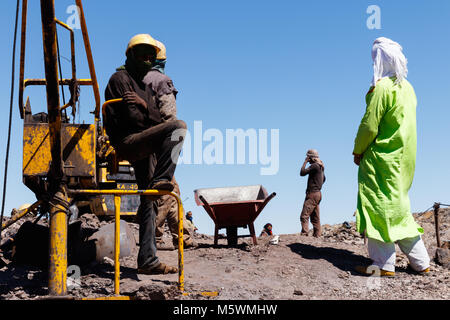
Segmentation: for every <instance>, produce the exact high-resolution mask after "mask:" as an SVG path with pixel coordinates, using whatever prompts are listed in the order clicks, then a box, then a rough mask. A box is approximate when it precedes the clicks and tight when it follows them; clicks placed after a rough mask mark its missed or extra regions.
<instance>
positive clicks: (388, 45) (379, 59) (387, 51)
mask: <svg viewBox="0 0 450 320" xmlns="http://www.w3.org/2000/svg"><path fill="white" fill-rule="evenodd" d="M402 50H403V48H402V46H401V45H400V44H398V43H397V42H395V41H392V40H391V39H388V38H384V37H381V38H377V39H376V40H375V41H374V43H373V47H372V59H373V79H372V86H375V85H376V84H377V81H378V80H380V79H382V78H384V77H393V76H395V77H397V80H396V81H395V83H396V84H400V83H401V82H402V81H403V79H406V77H407V76H408V67H407V64H408V60H407V59H406V57H405V55H404V54H403V52H402Z"/></svg>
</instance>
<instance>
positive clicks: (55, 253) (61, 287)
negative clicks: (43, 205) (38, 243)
mask: <svg viewBox="0 0 450 320" xmlns="http://www.w3.org/2000/svg"><path fill="white" fill-rule="evenodd" d="M66 211H67V209H66V208H64V207H63V206H61V205H59V204H58V205H55V206H53V207H52V208H51V209H50V235H51V237H50V264H49V279H48V289H49V293H50V295H56V296H65V295H66V294H67V212H66Z"/></svg>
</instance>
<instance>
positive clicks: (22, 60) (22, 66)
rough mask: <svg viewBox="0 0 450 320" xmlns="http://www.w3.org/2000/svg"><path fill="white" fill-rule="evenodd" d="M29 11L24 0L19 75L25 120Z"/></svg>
mask: <svg viewBox="0 0 450 320" xmlns="http://www.w3.org/2000/svg"><path fill="white" fill-rule="evenodd" d="M27 9H28V0H23V2H22V31H21V38H20V75H19V111H20V117H21V118H22V119H23V118H24V116H25V111H24V107H23V90H24V88H25V84H24V81H23V79H24V74H25V44H26V36H27Z"/></svg>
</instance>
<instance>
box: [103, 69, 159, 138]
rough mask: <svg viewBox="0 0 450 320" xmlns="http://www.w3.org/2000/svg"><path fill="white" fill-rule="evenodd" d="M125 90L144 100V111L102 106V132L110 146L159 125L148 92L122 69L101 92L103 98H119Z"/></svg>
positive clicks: (147, 89) (124, 107)
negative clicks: (145, 106) (106, 136)
mask: <svg viewBox="0 0 450 320" xmlns="http://www.w3.org/2000/svg"><path fill="white" fill-rule="evenodd" d="M127 91H132V92H136V93H137V94H138V95H139V96H140V97H141V98H142V99H144V100H145V102H146V103H147V107H148V108H147V109H145V108H144V107H142V106H137V105H127V104H126V103H125V102H117V103H113V104H110V105H109V106H107V107H106V110H105V112H106V119H104V123H105V129H106V133H107V134H108V136H109V139H110V141H111V143H112V145H114V146H117V145H118V144H119V143H120V142H121V141H122V140H123V139H124V138H125V137H126V136H128V135H130V134H133V133H139V132H142V131H144V130H145V129H148V128H150V127H152V126H154V125H157V124H160V123H161V122H162V120H161V115H160V112H159V110H158V109H157V108H156V106H155V102H154V99H153V92H152V89H151V88H150V87H149V86H146V85H145V84H144V83H143V82H141V81H140V83H139V84H138V82H137V81H136V80H135V79H134V78H132V77H131V76H130V74H129V73H128V71H126V70H120V71H117V72H116V73H114V74H113V75H112V76H111V78H110V79H109V82H108V85H107V87H106V90H105V99H106V100H111V99H118V98H122V97H123V95H124V94H125V92H127Z"/></svg>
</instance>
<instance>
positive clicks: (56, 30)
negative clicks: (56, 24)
mask: <svg viewBox="0 0 450 320" xmlns="http://www.w3.org/2000/svg"><path fill="white" fill-rule="evenodd" d="M55 32H56V49H57V51H58V67H59V77H60V78H61V79H62V78H63V74H62V67H61V55H60V54H59V39H58V28H55ZM61 92H62V98H63V105H65V104H66V97H65V95H64V85H63V84H62V82H61ZM62 115H63V116H64V122H65V121H66V119H67V112H66V109H64V110H63V112H62Z"/></svg>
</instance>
